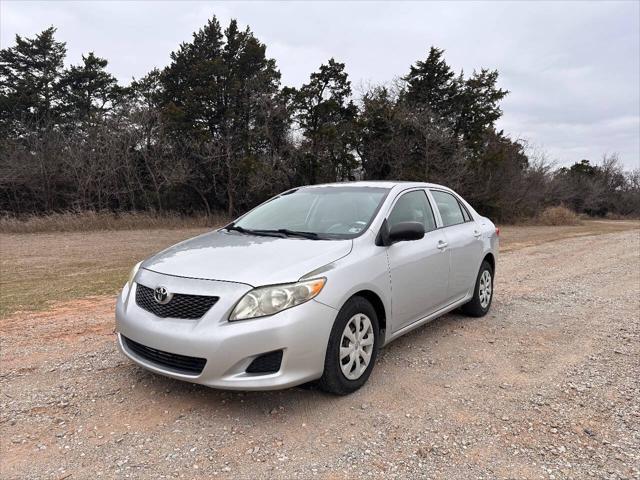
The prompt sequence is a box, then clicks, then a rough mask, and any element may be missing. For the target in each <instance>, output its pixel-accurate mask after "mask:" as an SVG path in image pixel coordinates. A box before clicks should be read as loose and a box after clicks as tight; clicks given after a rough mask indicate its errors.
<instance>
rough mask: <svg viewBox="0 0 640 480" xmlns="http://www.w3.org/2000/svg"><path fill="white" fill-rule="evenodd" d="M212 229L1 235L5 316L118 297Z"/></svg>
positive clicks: (591, 226) (541, 238)
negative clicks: (160, 258)
mask: <svg viewBox="0 0 640 480" xmlns="http://www.w3.org/2000/svg"><path fill="white" fill-rule="evenodd" d="M634 228H640V222H638V221H610V220H599V221H595V220H594V221H585V222H583V224H582V225H576V226H561V227H544V226H524V227H523V226H501V228H500V230H501V232H500V249H501V251H506V250H516V249H520V248H524V247H527V246H530V245H536V244H540V243H545V242H550V241H554V240H559V239H562V238H569V237H579V236H587V235H599V234H603V233H613V232H619V231H622V230H630V229H634ZM208 230H211V228H188V229H177V228H174V229H167V228H164V229H147V230H120V231H93V232H57V233H38V234H30V233H28V234H23V233H20V234H15V233H12V234H7V233H0V317H4V316H7V315H9V314H11V313H14V312H17V311H29V310H47V309H49V308H51V307H52V304H55V303H56V302H67V301H70V300H78V299H82V298H86V297H90V296H95V295H99V296H105V295H113V296H115V295H116V294H117V292H118V291H119V290H120V288H122V285H123V284H124V282H125V281H126V279H127V274H128V272H129V270H130V269H131V267H132V266H133V265H134V264H135V263H136V262H138V261H139V260H142V259H144V258H146V257H148V256H149V255H151V254H153V253H155V252H157V251H159V250H162V249H163V248H165V247H167V246H169V245H172V244H174V243H177V242H179V241H181V240H184V239H186V238H189V237H193V236H195V235H198V234H200V233H203V232H205V231H208Z"/></svg>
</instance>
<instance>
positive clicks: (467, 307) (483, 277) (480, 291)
mask: <svg viewBox="0 0 640 480" xmlns="http://www.w3.org/2000/svg"><path fill="white" fill-rule="evenodd" d="M485 272H487V273H488V275H489V290H488V295H489V299H488V301H487V300H486V295H487V288H486V287H484V285H486V283H487V273H485ZM481 285H482V287H483V288H481ZM492 301H493V268H491V264H490V263H489V262H487V261H486V260H485V261H484V262H482V265H480V271H479V272H478V277H477V278H476V285H475V288H474V290H473V298H472V299H471V300H470V301H469V303H466V304H464V305H463V306H462V311H463V312H464V313H466V314H467V315H469V316H471V317H483V316H485V315H486V314H487V312H488V311H489V309H490V308H491V302H492Z"/></svg>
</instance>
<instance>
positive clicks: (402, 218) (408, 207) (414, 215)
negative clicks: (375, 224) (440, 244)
mask: <svg viewBox="0 0 640 480" xmlns="http://www.w3.org/2000/svg"><path fill="white" fill-rule="evenodd" d="M387 222H388V224H389V229H391V228H392V227H393V226H394V225H397V224H398V223H401V222H420V223H421V224H422V225H424V231H425V232H430V231H431V230H435V228H436V222H435V219H434V218H433V211H432V210H431V206H430V205H429V199H428V198H427V194H426V193H425V192H424V191H423V190H416V191H413V192H409V193H405V194H404V195H402V196H401V197H400V198H399V199H398V201H397V202H396V204H395V205H394V206H393V210H392V211H391V214H390V215H389V219H388V220H387Z"/></svg>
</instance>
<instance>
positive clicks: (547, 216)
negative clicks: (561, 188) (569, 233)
mask: <svg viewBox="0 0 640 480" xmlns="http://www.w3.org/2000/svg"><path fill="white" fill-rule="evenodd" d="M533 223H534V224H536V225H547V226H562V225H580V224H581V223H582V221H581V220H580V217H578V215H577V214H576V212H574V211H573V210H570V209H568V208H567V207H565V206H563V205H559V206H557V207H547V208H545V209H544V210H543V211H542V212H541V213H540V214H538V216H537V217H535V218H534V221H533Z"/></svg>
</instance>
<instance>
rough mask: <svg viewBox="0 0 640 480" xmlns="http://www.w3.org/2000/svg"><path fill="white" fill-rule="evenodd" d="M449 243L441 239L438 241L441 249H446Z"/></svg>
mask: <svg viewBox="0 0 640 480" xmlns="http://www.w3.org/2000/svg"><path fill="white" fill-rule="evenodd" d="M448 245H449V244H448V243H447V242H443V241H442V240H440V241H439V242H438V249H439V250H444V249H445V248H447V246H448Z"/></svg>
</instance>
